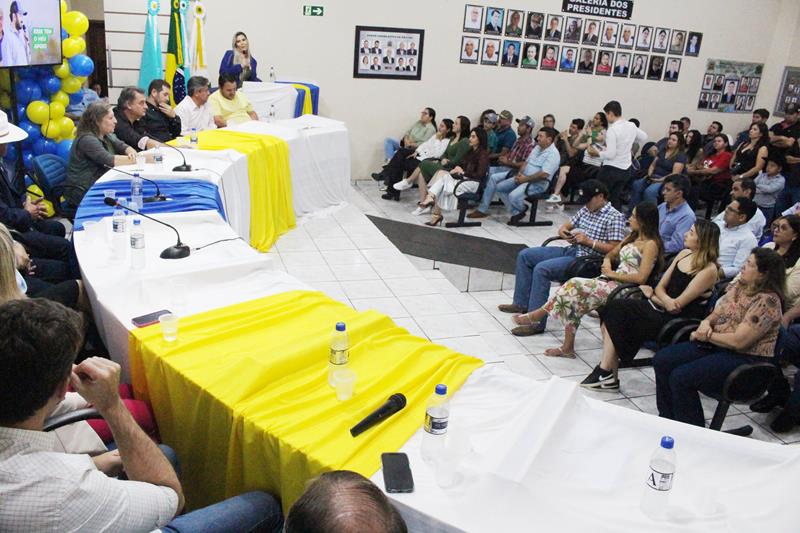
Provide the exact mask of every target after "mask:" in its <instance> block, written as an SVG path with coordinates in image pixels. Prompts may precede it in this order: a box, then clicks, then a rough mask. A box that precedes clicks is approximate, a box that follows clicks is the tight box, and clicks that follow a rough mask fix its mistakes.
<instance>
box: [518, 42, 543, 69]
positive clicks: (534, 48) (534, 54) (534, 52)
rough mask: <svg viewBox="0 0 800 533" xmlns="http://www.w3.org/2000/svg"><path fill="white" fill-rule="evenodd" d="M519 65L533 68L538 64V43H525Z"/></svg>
mask: <svg viewBox="0 0 800 533" xmlns="http://www.w3.org/2000/svg"><path fill="white" fill-rule="evenodd" d="M521 66H522V68H533V69H535V68H537V67H538V66H539V43H525V46H524V48H523V52H522V64H521Z"/></svg>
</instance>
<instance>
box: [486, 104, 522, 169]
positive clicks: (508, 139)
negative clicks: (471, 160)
mask: <svg viewBox="0 0 800 533" xmlns="http://www.w3.org/2000/svg"><path fill="white" fill-rule="evenodd" d="M513 120H514V115H512V114H511V111H509V110H507V109H504V110H502V111H500V114H499V115H498V116H497V126H495V129H494V133H495V135H496V136H497V152H496V153H492V154H490V156H489V157H490V159H491V160H492V162H495V161H497V159H498V158H499V157H500V156H504V155H507V154H508V153H509V152H510V151H511V149H512V148H513V147H514V143H515V142H516V140H517V135H516V134H515V133H514V130H513V129H511V122H512V121H513Z"/></svg>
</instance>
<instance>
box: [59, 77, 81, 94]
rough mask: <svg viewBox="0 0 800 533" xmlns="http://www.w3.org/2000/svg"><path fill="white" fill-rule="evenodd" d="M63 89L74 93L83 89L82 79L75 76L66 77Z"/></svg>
mask: <svg viewBox="0 0 800 533" xmlns="http://www.w3.org/2000/svg"><path fill="white" fill-rule="evenodd" d="M61 90H62V91H64V92H65V93H67V94H74V93H76V92H78V91H80V90H81V80H79V79H78V78H76V77H74V76H70V77H69V78H65V79H64V81H62V82H61Z"/></svg>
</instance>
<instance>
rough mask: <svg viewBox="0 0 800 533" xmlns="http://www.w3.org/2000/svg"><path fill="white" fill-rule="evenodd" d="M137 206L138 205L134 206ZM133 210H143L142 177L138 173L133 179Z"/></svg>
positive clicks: (134, 174) (135, 173)
mask: <svg viewBox="0 0 800 533" xmlns="http://www.w3.org/2000/svg"><path fill="white" fill-rule="evenodd" d="M134 204H136V205H134ZM130 205H131V209H135V210H136V211H139V210H140V209H141V208H142V177H141V176H139V173H138V172H134V173H133V178H132V179H131V204H130Z"/></svg>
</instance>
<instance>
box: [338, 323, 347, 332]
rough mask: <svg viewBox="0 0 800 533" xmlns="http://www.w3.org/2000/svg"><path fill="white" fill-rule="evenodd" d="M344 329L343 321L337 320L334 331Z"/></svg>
mask: <svg viewBox="0 0 800 533" xmlns="http://www.w3.org/2000/svg"><path fill="white" fill-rule="evenodd" d="M345 329H346V326H345V325H344V322H337V323H336V331H344V330H345Z"/></svg>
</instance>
